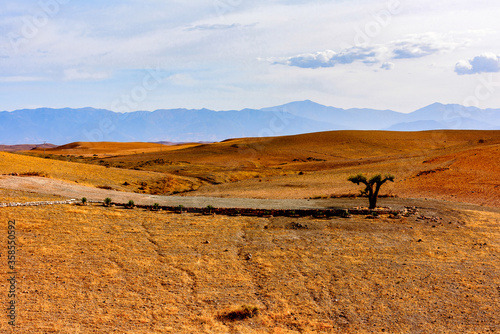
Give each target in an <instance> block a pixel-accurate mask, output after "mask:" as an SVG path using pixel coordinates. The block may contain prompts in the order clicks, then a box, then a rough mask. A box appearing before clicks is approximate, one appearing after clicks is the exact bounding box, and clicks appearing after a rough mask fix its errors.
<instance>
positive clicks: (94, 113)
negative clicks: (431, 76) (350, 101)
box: [0, 100, 500, 145]
mask: <svg viewBox="0 0 500 334" xmlns="http://www.w3.org/2000/svg"><path fill="white" fill-rule="evenodd" d="M437 129H477V130H500V109H478V108H475V107H464V106H461V105H456V104H446V105H445V104H440V103H434V104H431V105H429V106H427V107H425V108H422V109H419V110H416V111H414V112H412V113H407V114H405V113H400V112H396V111H392V110H376V109H340V108H334V107H327V106H324V105H321V104H318V103H315V102H312V101H309V100H306V101H301V102H292V103H288V104H285V105H281V106H276V107H271V108H263V109H259V110H257V109H243V110H229V111H214V110H208V109H196V110H188V109H169V110H164V109H162V110H156V111H153V112H150V111H136V112H131V113H126V114H123V113H116V112H112V111H110V110H105V109H94V108H81V109H70V108H65V109H49V108H40V109H24V110H16V111H12V112H7V111H4V112H0V144H5V145H15V144H33V143H44V142H47V143H53V144H65V143H69V142H75V141H145V142H160V141H169V142H192V141H196V142H199V141H221V140H224V139H228V138H239V137H259V136H266V137H267V136H282V135H292V134H301V133H309V132H319V131H329V130H392V131H420V130H437Z"/></svg>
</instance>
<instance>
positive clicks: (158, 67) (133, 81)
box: [0, 0, 500, 112]
mask: <svg viewBox="0 0 500 334" xmlns="http://www.w3.org/2000/svg"><path fill="white" fill-rule="evenodd" d="M2 7H3V9H2V11H1V13H0V110H6V111H12V110H16V109H23V108H38V107H51V108H63V107H71V108H79V107H94V108H103V109H109V110H113V111H118V112H129V111H136V110H156V109H171V108H188V109H198V108H208V109H214V110H232V109H236V110H239V109H243V108H264V107H271V106H277V105H281V104H285V103H288V102H292V101H301V100H307V99H308V100H312V101H315V102H317V103H321V104H324V105H328V106H334V107H338V108H375V109H391V110H395V111H400V112H411V111H414V110H416V109H419V108H422V107H424V106H426V105H429V104H432V103H434V102H440V103H446V104H448V103H456V104H462V105H467V106H476V107H479V108H500V20H498V13H499V12H500V11H499V10H500V2H499V1H498V0H476V1H471V0H467V1H466V0H441V1H435V0H418V1H416V0H384V1H378V0H359V1H348V0H330V1H328V0H309V1H305V0H265V1H264V0H252V1H250V0H189V1H186V0H164V1H160V0H141V1H138V0H137V1H136V0H125V1H107V2H104V1H96V0H88V1H75V0H39V1H27V0H18V1H8V2H6V3H4V4H3V5H2Z"/></svg>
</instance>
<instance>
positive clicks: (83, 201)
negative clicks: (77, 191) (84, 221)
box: [82, 197, 87, 205]
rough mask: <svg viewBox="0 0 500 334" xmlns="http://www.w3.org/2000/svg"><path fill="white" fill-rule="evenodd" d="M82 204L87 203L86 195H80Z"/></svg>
mask: <svg viewBox="0 0 500 334" xmlns="http://www.w3.org/2000/svg"><path fill="white" fill-rule="evenodd" d="M82 204H83V205H87V197H82Z"/></svg>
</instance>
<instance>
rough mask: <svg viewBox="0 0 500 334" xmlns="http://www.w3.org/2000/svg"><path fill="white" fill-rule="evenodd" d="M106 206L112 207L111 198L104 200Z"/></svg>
mask: <svg viewBox="0 0 500 334" xmlns="http://www.w3.org/2000/svg"><path fill="white" fill-rule="evenodd" d="M104 205H105V206H110V205H111V198H109V197H106V198H105V199H104Z"/></svg>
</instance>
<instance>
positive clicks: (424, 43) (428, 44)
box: [392, 33, 468, 59]
mask: <svg viewBox="0 0 500 334" xmlns="http://www.w3.org/2000/svg"><path fill="white" fill-rule="evenodd" d="M467 43H468V40H462V41H455V40H454V39H453V38H451V37H448V36H445V35H441V34H435V33H426V34H419V35H409V36H407V37H406V38H404V39H402V40H398V41H395V42H393V43H392V52H393V54H394V56H393V59H405V58H421V57H425V56H430V55H432V54H436V53H440V52H444V51H452V50H455V49H456V48H458V47H460V46H465V45H467Z"/></svg>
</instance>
